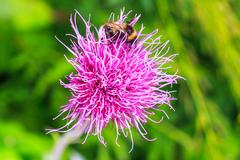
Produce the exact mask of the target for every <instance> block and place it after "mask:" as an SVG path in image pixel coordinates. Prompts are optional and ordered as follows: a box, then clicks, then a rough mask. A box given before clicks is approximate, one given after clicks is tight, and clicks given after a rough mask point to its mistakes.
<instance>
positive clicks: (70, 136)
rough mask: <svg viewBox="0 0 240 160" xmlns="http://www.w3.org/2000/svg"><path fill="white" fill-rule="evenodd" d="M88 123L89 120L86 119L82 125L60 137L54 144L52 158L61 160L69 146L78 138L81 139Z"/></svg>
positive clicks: (52, 159)
mask: <svg viewBox="0 0 240 160" xmlns="http://www.w3.org/2000/svg"><path fill="white" fill-rule="evenodd" d="M87 125H88V121H86V122H85V123H83V124H82V125H78V126H76V127H75V128H74V129H72V130H70V131H69V132H67V133H66V134H64V135H63V136H62V137H60V138H59V140H58V141H57V142H56V144H55V145H54V148H53V151H52V153H51V155H50V158H51V160H60V159H61V156H62V154H63V153H64V150H65V149H66V148H67V146H68V145H69V144H71V143H73V142H75V141H76V140H77V139H79V137H81V135H82V134H83V133H84V130H85V129H86V127H87Z"/></svg>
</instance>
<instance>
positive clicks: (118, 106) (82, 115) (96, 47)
mask: <svg viewBox="0 0 240 160" xmlns="http://www.w3.org/2000/svg"><path fill="white" fill-rule="evenodd" d="M129 13H130V12H128V13H127V14H125V13H124V10H122V11H121V13H120V16H119V18H118V19H117V20H116V21H115V20H114V15H113V14H112V15H111V16H110V18H109V21H114V22H115V23H116V24H118V25H121V24H123V23H124V22H126V20H127V17H128V15H129ZM77 16H79V17H80V18H81V20H82V21H83V22H84V24H85V27H86V31H85V32H86V33H85V34H86V35H85V36H83V35H81V34H80V33H79V31H78V27H77V24H76V18H77ZM139 18H140V16H139V15H135V17H134V18H133V20H132V21H131V22H130V23H129V25H130V26H132V27H133V26H134V25H135V23H136V22H137V21H138V19H139ZM70 22H71V25H72V28H73V30H74V32H75V35H70V36H71V37H73V40H72V41H71V42H72V44H71V46H70V47H67V46H66V45H65V44H63V45H64V46H65V47H66V48H67V49H68V50H69V51H70V52H71V53H72V54H73V56H74V58H72V59H67V60H68V62H69V63H71V64H72V65H73V67H74V68H75V73H71V74H70V75H68V76H67V81H68V83H64V82H62V81H61V84H62V85H63V86H64V87H65V88H68V89H69V90H70V92H71V94H72V96H71V98H70V99H69V102H68V103H67V104H66V105H64V106H63V107H62V108H61V113H60V115H61V114H63V113H65V112H66V113H67V116H66V117H65V118H64V119H67V120H68V123H67V124H66V125H65V126H63V127H61V128H59V129H55V130H52V131H64V132H66V128H69V129H68V130H71V129H73V128H75V127H77V126H79V125H80V126H81V125H83V124H86V123H87V127H86V129H85V131H84V132H85V133H86V138H85V140H84V141H83V143H84V142H85V141H86V139H87V137H88V136H89V135H90V134H93V135H97V137H98V139H99V141H100V142H101V143H103V144H105V141H104V138H103V136H102V131H103V129H104V128H105V127H106V126H107V125H108V124H109V123H110V122H111V123H114V124H115V127H116V143H117V139H118V136H119V135H120V133H123V135H124V136H125V137H127V135H128V134H127V132H129V135H130V138H131V141H132V148H133V137H132V132H131V129H132V128H136V130H137V131H138V132H139V133H140V135H141V136H142V137H143V138H145V139H146V140H149V141H151V140H152V139H148V138H147V137H146V134H147V131H146V130H145V128H144V124H146V123H147V122H149V121H152V122H155V123H160V122H161V121H162V119H163V117H162V118H161V119H160V120H159V121H154V120H153V119H151V115H154V114H155V112H156V111H160V112H162V113H164V116H166V117H167V118H168V115H167V114H166V112H165V111H164V110H163V109H161V106H162V105H163V104H165V105H167V106H169V107H170V108H171V109H173V108H172V107H171V105H170V101H171V100H174V98H173V97H172V96H171V94H170V93H171V91H167V90H163V88H164V87H165V86H168V85H172V84H175V83H177V79H178V78H179V77H178V76H177V75H175V74H174V75H168V74H167V73H166V72H165V69H166V68H164V67H165V66H163V65H164V64H166V63H167V62H169V61H172V59H173V58H174V56H175V55H171V56H168V57H167V56H165V55H166V53H167V51H168V49H169V48H168V47H167V44H168V42H165V43H161V42H160V37H158V38H153V36H154V35H155V34H156V33H157V31H153V32H152V33H150V34H143V33H142V32H143V29H144V27H143V26H142V27H141V29H140V30H139V31H138V32H137V38H136V39H135V40H134V41H133V42H132V43H128V42H127V40H126V39H127V36H128V35H127V34H125V35H124V36H123V37H122V36H118V37H117V38H115V40H114V41H113V39H112V38H113V37H110V38H109V37H107V36H106V31H105V29H104V27H100V29H97V28H96V27H92V25H91V24H90V21H85V20H84V18H83V17H82V16H81V15H80V14H79V13H78V12H77V11H76V13H75V15H74V16H72V17H71V19H70ZM92 28H94V32H93V31H92V30H91V29H92ZM61 43H62V42H61ZM163 52H164V53H163ZM68 130H67V131H68ZM132 148H131V150H132Z"/></svg>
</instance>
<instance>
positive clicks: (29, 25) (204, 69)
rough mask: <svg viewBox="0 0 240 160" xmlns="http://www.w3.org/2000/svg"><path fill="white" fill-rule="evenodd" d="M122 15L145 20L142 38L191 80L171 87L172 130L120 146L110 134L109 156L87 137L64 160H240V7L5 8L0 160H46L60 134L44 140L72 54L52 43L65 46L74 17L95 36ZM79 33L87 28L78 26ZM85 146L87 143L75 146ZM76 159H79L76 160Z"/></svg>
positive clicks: (25, 4) (20, 1) (71, 4)
mask: <svg viewBox="0 0 240 160" xmlns="http://www.w3.org/2000/svg"><path fill="white" fill-rule="evenodd" d="M123 6H125V7H126V10H133V14H132V16H133V15H134V14H135V13H139V14H142V17H141V20H140V22H139V23H138V24H137V26H136V28H137V29H139V28H140V25H141V23H144V25H145V26H146V29H145V33H148V32H150V31H152V30H153V29H155V28H159V31H160V33H159V35H160V34H162V35H163V40H167V39H170V43H171V48H172V50H171V53H179V55H178V56H177V57H176V60H175V61H176V63H173V64H171V65H173V71H174V70H176V69H177V68H178V71H179V72H178V73H179V74H180V75H182V76H183V77H185V78H186V80H185V81H184V80H181V81H179V84H178V85H176V86H175V87H174V89H176V90H177V92H176V93H175V96H176V97H177V98H178V101H175V102H173V106H174V107H175V109H176V111H175V112H171V111H168V113H169V114H170V120H166V119H165V121H164V122H163V123H161V124H160V125H156V124H152V123H149V124H147V129H148V131H149V133H150V137H157V138H158V140H157V141H154V142H146V141H145V140H143V139H142V138H141V137H140V136H139V135H138V134H136V133H134V139H135V148H134V150H133V151H132V153H131V154H129V153H128V151H129V149H130V147H131V143H130V140H129V139H124V138H121V139H120V145H121V147H118V146H117V145H115V142H114V140H115V132H114V133H113V132H112V126H111V125H110V126H109V127H108V128H107V129H106V132H105V133H104V134H105V137H106V140H107V142H108V147H107V148H105V147H104V146H103V145H101V144H99V142H98V140H97V138H96V137H94V136H91V137H90V138H89V139H88V141H87V142H86V144H84V145H82V144H73V145H71V146H70V147H68V149H67V150H66V152H65V153H64V156H63V159H70V157H74V156H75V158H76V157H79V156H81V157H83V158H84V159H86V160H95V159H97V160H115V159H116V160H130V159H136V160H140V159H146V160H159V159H164V160H165V159H166V160H177V159H180V160H181V159H182V160H183V159H193V160H195V159H196V160H197V159H210V160H212V159H214V160H215V159H217V160H219V159H226V160H231V159H240V137H239V136H240V113H239V110H240V69H239V66H240V54H239V50H240V1H239V0H201V1H200V0H199V1H197V0H171V1H167V0H155V1H154V0H138V1H134V0H128V1H127V0H106V1H104V0H98V1H93V0H87V1H83V0H82V1H81V0H1V1H0V159H1V160H22V159H23V160H32V159H34V160H35V159H36V160H37V159H44V158H46V157H47V155H48V154H49V152H50V151H51V149H52V146H53V144H54V142H55V141H56V140H57V139H58V138H59V134H58V133H55V134H48V135H46V134H45V133H46V131H45V129H46V128H51V127H55V128H56V127H59V126H61V125H62V124H63V122H62V121H61V119H58V120H55V121H53V120H52V118H53V117H54V116H56V115H57V114H58V110H59V107H60V106H61V105H64V104H65V103H66V102H67V100H68V99H67V98H68V96H70V94H69V92H68V91H67V90H65V89H64V88H63V87H62V86H60V84H59V79H64V76H65V75H66V74H68V73H70V72H72V71H73V68H72V67H71V65H70V64H68V63H67V61H66V60H65V58H64V56H63V55H64V54H67V55H70V53H69V52H67V50H66V49H65V48H64V47H63V46H62V45H61V44H60V43H59V42H57V41H56V39H55V38H54V36H55V35H57V36H58V37H59V38H60V39H62V40H63V41H64V42H66V43H67V44H69V41H68V37H65V34H66V33H73V31H72V29H71V27H70V23H69V16H70V14H71V13H74V9H77V10H78V11H79V12H80V13H81V14H82V15H83V16H84V17H86V18H87V17H88V15H89V14H91V19H92V23H93V24H95V25H96V26H97V27H99V26H101V24H103V23H104V22H106V20H107V18H108V16H109V15H110V13H111V12H112V11H113V12H115V13H117V14H118V13H119V10H120V9H121V8H122V7H123ZM78 24H79V29H80V30H81V32H82V33H84V28H83V25H82V24H81V22H80V21H79V23H78ZM79 142H81V141H79ZM72 159H73V158H72Z"/></svg>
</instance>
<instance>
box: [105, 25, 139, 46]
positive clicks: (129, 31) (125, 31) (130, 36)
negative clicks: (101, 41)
mask: <svg viewBox="0 0 240 160" xmlns="http://www.w3.org/2000/svg"><path fill="white" fill-rule="evenodd" d="M130 24H131V22H130V21H127V22H126V23H122V24H117V23H116V22H113V21H111V22H107V23H105V24H104V25H103V28H104V30H105V34H106V37H107V38H109V39H112V41H114V40H116V39H118V38H119V37H120V38H123V37H124V36H126V39H127V40H126V42H127V43H133V42H134V40H135V39H136V38H137V31H136V30H135V29H134V28H133V27H132V26H131V25H130Z"/></svg>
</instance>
